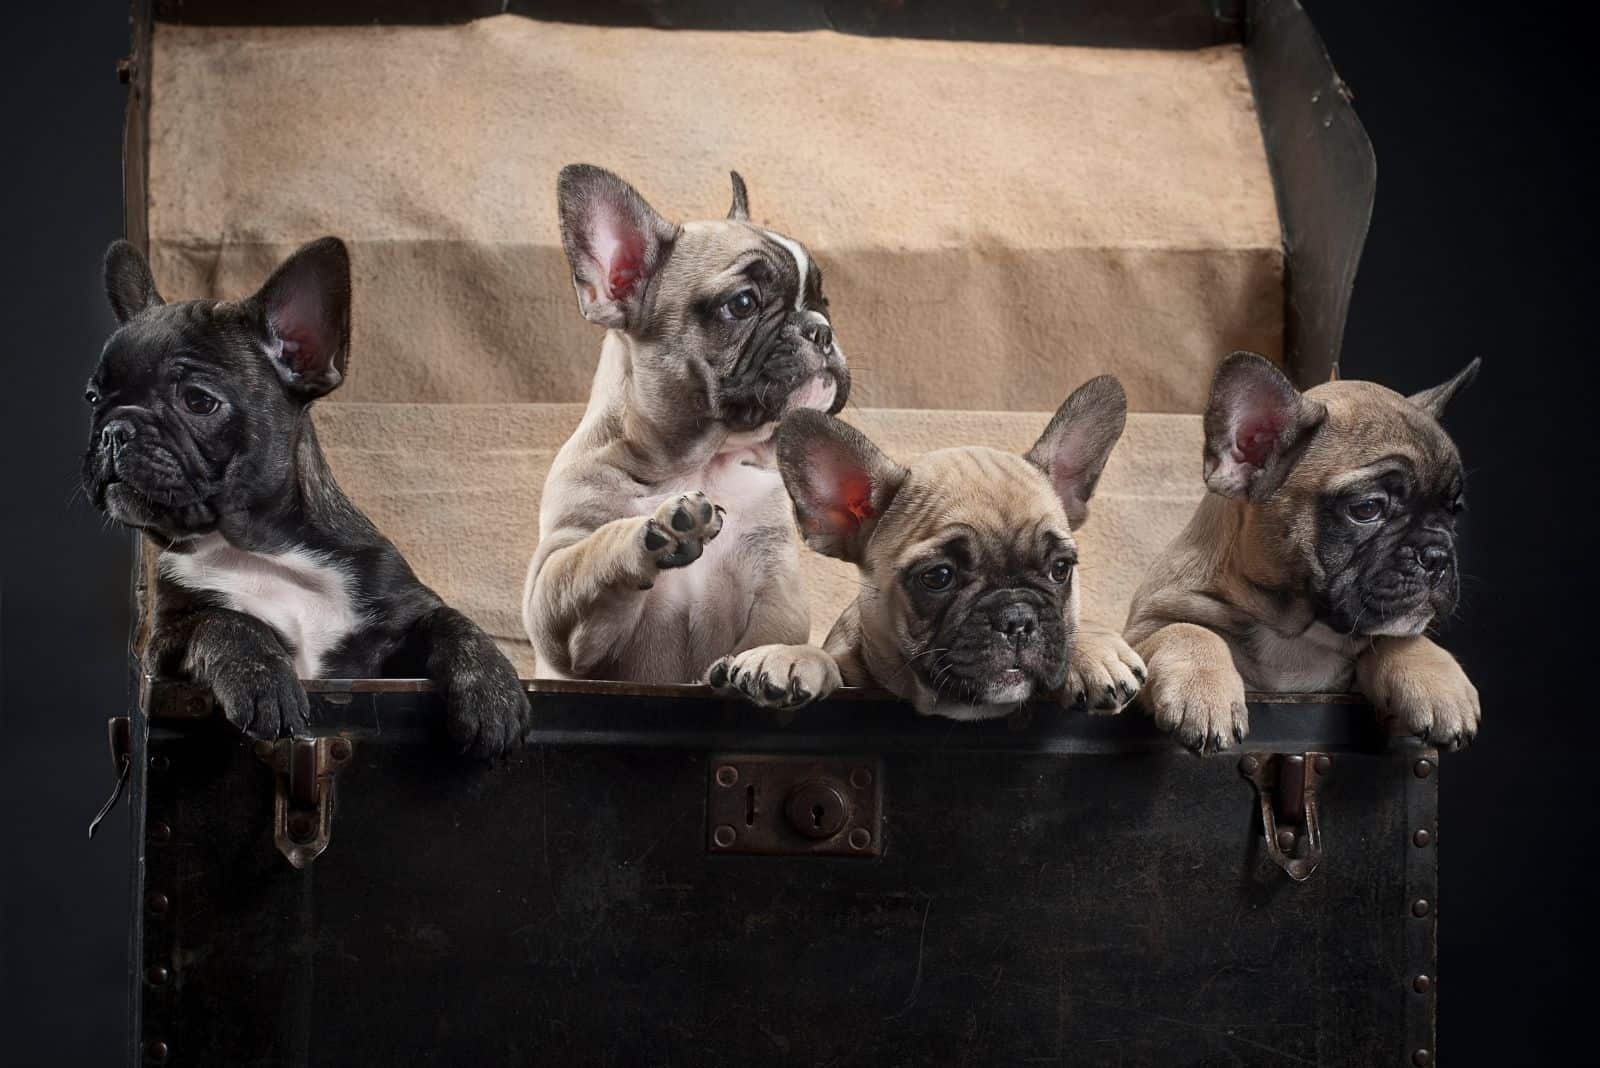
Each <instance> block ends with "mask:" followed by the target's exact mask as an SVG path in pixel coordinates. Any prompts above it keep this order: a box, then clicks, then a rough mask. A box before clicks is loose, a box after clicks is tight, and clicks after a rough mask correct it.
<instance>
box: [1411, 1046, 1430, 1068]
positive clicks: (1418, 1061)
mask: <svg viewBox="0 0 1600 1068" xmlns="http://www.w3.org/2000/svg"><path fill="white" fill-rule="evenodd" d="M1411 1063H1412V1064H1414V1065H1416V1066H1417V1068H1427V1066H1428V1065H1430V1064H1432V1063H1433V1053H1432V1052H1431V1051H1430V1050H1425V1049H1419V1050H1417V1051H1416V1052H1415V1053H1413V1054H1411Z"/></svg>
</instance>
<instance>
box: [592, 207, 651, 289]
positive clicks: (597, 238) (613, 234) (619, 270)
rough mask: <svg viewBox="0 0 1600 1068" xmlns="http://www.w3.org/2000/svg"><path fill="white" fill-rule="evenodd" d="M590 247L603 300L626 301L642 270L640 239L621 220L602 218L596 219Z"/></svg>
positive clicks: (638, 234)
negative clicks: (602, 282)
mask: <svg viewBox="0 0 1600 1068" xmlns="http://www.w3.org/2000/svg"><path fill="white" fill-rule="evenodd" d="M593 248H594V258H595V260H596V261H597V262H598V263H599V264H600V273H601V275H602V276H603V277H604V278H605V280H606V296H607V298H608V299H610V300H625V299H627V298H628V297H629V296H630V295H631V294H632V293H633V287H634V286H635V285H636V284H638V281H639V276H640V274H641V273H642V272H643V270H644V236H643V235H642V234H640V233H639V232H638V231H637V230H636V229H635V228H633V227H631V226H628V225H627V224H626V223H625V222H623V220H621V219H618V218H616V217H608V218H602V219H598V220H596V225H595V233H594V243H593Z"/></svg>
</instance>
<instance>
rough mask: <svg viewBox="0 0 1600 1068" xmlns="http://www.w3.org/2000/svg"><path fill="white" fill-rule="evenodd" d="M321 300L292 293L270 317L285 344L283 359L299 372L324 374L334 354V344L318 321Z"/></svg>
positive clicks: (279, 338) (299, 373) (274, 332)
mask: <svg viewBox="0 0 1600 1068" xmlns="http://www.w3.org/2000/svg"><path fill="white" fill-rule="evenodd" d="M321 311H322V308H321V302H320V301H319V300H318V299H317V298H316V297H315V296H313V295H310V294H307V293H304V292H299V293H291V294H290V295H289V298H288V300H286V301H284V302H283V304H282V305H280V306H279V307H278V308H276V309H275V310H274V311H273V312H272V313H271V315H270V317H269V325H270V326H271V327H272V332H273V334H274V335H276V336H277V338H278V341H279V342H280V343H282V345H283V362H284V363H285V364H287V365H288V366H289V369H290V370H291V371H293V372H294V373H295V374H297V375H314V374H321V373H322V372H323V371H325V370H327V366H328V361H329V359H330V358H331V357H332V355H333V344H332V342H331V340H330V339H329V338H328V337H327V336H326V334H325V333H324V331H323V330H322V329H321V325H322V324H321V323H320V322H319V321H318V319H319V316H320V315H321Z"/></svg>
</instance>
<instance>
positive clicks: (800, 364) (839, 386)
mask: <svg viewBox="0 0 1600 1068" xmlns="http://www.w3.org/2000/svg"><path fill="white" fill-rule="evenodd" d="M849 396H850V370H849V366H848V364H846V362H845V358H844V354H843V352H841V351H840V349H839V346H838V344H837V342H836V341H835V340H834V336H833V326H832V324H831V323H829V321H828V318H827V316H825V315H823V314H822V313H820V312H816V311H798V312H794V313H792V314H790V315H788V316H786V317H785V318H784V319H783V320H782V321H781V322H780V323H779V324H777V325H776V326H775V327H773V328H771V329H769V330H768V332H767V335H766V336H763V337H758V338H757V339H756V340H755V342H754V343H753V344H752V345H751V347H750V355H749V356H748V357H746V358H744V359H741V360H739V361H738V362H736V363H735V364H734V366H733V367H732V368H731V369H730V370H729V372H728V373H727V374H726V375H724V376H723V377H722V379H721V381H720V382H719V389H718V397H717V418H718V420H719V421H720V422H722V423H723V424H725V425H727V426H729V427H732V428H733V429H735V430H740V431H749V430H754V429H756V428H757V427H760V426H763V425H766V424H768V423H775V422H777V421H778V420H779V419H781V418H782V417H783V415H784V413H785V412H789V411H792V410H794V409H797V408H815V409H816V410H818V411H823V412H829V413H833V412H837V411H839V410H840V409H841V408H843V407H844V405H845V401H846V400H848V399H849Z"/></svg>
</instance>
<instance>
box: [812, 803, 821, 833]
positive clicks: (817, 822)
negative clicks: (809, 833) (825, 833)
mask: <svg viewBox="0 0 1600 1068" xmlns="http://www.w3.org/2000/svg"><path fill="white" fill-rule="evenodd" d="M811 826H813V827H815V828H816V829H817V830H819V831H820V830H821V829H822V806H821V805H812V806H811Z"/></svg>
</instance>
